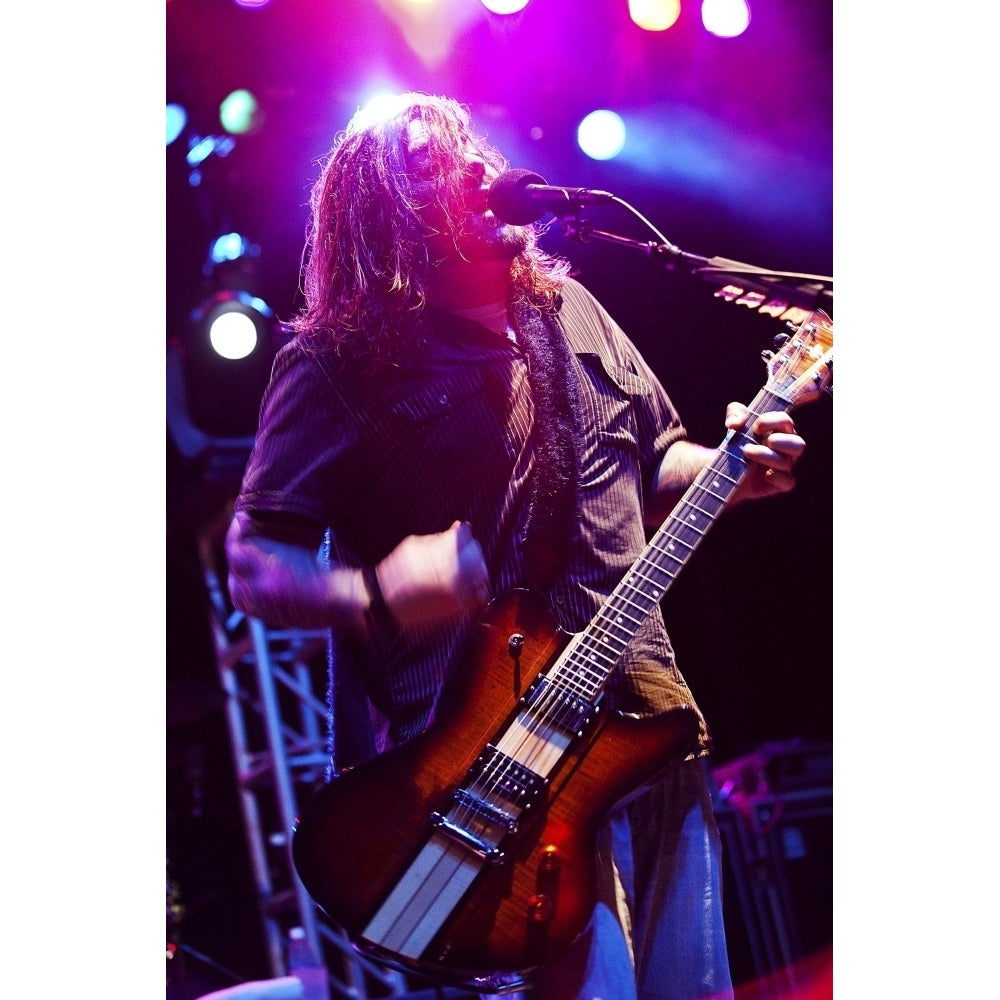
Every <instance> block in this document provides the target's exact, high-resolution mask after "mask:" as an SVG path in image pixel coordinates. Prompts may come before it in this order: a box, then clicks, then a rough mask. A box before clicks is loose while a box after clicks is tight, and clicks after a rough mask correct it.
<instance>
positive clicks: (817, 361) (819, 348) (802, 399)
mask: <svg viewBox="0 0 1000 1000" xmlns="http://www.w3.org/2000/svg"><path fill="white" fill-rule="evenodd" d="M775 348H776V349H775V350H774V351H764V352H762V354H761V357H762V358H763V359H764V363H765V364H766V365H767V371H768V381H767V386H766V388H767V390H768V391H769V392H772V393H774V394H775V395H776V396H780V397H781V398H782V399H784V400H785V401H786V402H787V403H788V404H789V409H790V408H791V407H793V406H798V405H799V404H801V403H809V402H812V401H813V400H814V399H816V398H817V397H818V396H819V395H821V394H823V393H826V394H827V395H830V396H832V395H833V320H832V319H831V318H830V317H829V316H828V315H827V314H826V313H825V312H823V310H822V309H817V310H816V311H815V312H813V313H812V314H811V315H810V316H808V317H807V318H806V319H805V320H804V321H803V322H802V323H800V324H799V325H798V326H797V327H794V328H793V331H792V333H791V334H779V335H778V337H776V338H775Z"/></svg>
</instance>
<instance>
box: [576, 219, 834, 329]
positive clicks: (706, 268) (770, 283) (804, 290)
mask: <svg viewBox="0 0 1000 1000" xmlns="http://www.w3.org/2000/svg"><path fill="white" fill-rule="evenodd" d="M559 222H560V225H561V226H562V232H563V235H564V236H565V237H566V238H567V239H570V240H575V241H576V242H577V243H587V242H588V241H590V240H602V241H604V242H606V243H616V244H618V245H619V246H627V247H632V248H633V249H635V250H641V251H642V252H643V253H645V254H646V255H647V256H648V257H654V258H656V259H658V260H659V261H660V262H661V263H662V264H663V266H664V267H665V268H666V269H667V270H668V271H674V270H677V269H678V268H681V267H682V268H683V269H684V270H685V271H686V273H688V274H690V275H692V276H694V277H696V278H702V279H704V280H706V281H713V282H719V281H723V282H726V281H735V282H739V284H740V285H741V286H742V287H743V289H744V290H749V291H753V292H760V293H761V294H763V295H775V296H781V297H782V298H783V299H785V300H787V302H788V304H789V305H793V306H798V307H799V308H800V309H807V310H809V311H812V310H815V309H824V310H826V311H827V312H829V313H831V314H832V310H833V278H828V277H824V276H822V275H818V274H796V273H793V272H791V271H769V270H766V269H765V268H761V267H755V266H754V265H753V264H744V263H742V262H740V261H738V260H727V259H726V258H725V257H700V256H698V255H697V254H692V253H687V252H686V251H684V250H681V249H680V247H676V246H674V245H673V244H671V243H666V242H665V243H656V242H652V241H647V242H645V243H643V242H642V241H640V240H635V239H631V238H630V237H627V236H620V235H618V234H617V233H609V232H605V231H603V230H600V229H594V227H593V226H592V225H591V224H590V223H589V222H585V221H582V220H581V219H580V218H579V216H578V215H566V216H563V217H561V218H560V220H559Z"/></svg>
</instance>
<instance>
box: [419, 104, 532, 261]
mask: <svg viewBox="0 0 1000 1000" xmlns="http://www.w3.org/2000/svg"><path fill="white" fill-rule="evenodd" d="M432 149H433V144H432V143H431V140H430V136H429V135H428V132H427V127H426V126H425V125H424V123H423V122H421V121H418V120H415V121H412V122H410V123H409V126H408V128H407V153H406V160H407V168H408V171H409V172H410V174H411V176H412V177H413V178H414V179H415V181H416V184H415V190H416V191H417V192H418V194H419V195H423V194H424V192H425V191H426V199H425V200H424V201H423V208H422V209H421V211H420V213H419V214H420V219H421V221H422V222H423V223H424V226H425V227H426V230H427V236H426V242H427V246H428V250H429V251H430V258H431V260H432V261H446V260H450V259H463V260H466V261H469V262H475V261H496V260H512V259H513V258H514V257H516V256H517V255H518V254H519V253H520V252H521V251H522V250H524V249H525V247H526V246H527V234H526V232H525V230H524V229H523V228H522V227H520V226H510V225H505V224H503V223H501V222H499V221H498V220H497V218H496V217H495V216H494V215H493V213H492V212H491V211H489V208H488V206H487V196H488V194H489V189H490V185H491V184H492V183H493V181H495V180H496V178H497V176H498V173H497V170H496V168H495V167H494V166H492V164H490V163H489V161H488V160H487V159H486V158H485V157H484V156H483V154H482V152H481V151H480V150H479V149H478V148H477V146H476V145H475V144H474V143H473V141H472V140H471V139H470V138H466V139H465V140H464V142H463V146H462V149H461V150H460V151H459V158H460V163H461V173H460V174H454V175H453V176H456V177H457V178H458V180H457V181H456V182H454V183H452V184H451V185H448V183H447V181H445V182H444V183H442V175H443V173H444V168H443V165H442V164H440V163H435V161H434V154H433V152H432Z"/></svg>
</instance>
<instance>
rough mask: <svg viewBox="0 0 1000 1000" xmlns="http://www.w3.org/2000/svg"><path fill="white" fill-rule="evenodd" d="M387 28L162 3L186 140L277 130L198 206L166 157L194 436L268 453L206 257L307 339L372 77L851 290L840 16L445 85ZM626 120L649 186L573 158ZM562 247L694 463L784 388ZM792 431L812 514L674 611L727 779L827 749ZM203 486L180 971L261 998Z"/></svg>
mask: <svg viewBox="0 0 1000 1000" xmlns="http://www.w3.org/2000/svg"><path fill="white" fill-rule="evenodd" d="M452 6H454V7H455V8H456V10H458V9H459V8H461V5H460V4H454V5H452ZM687 6H692V5H687ZM390 9H391V5H390V4H388V3H386V4H384V5H380V4H376V3H359V2H353V0H352V2H344V0H339V2H337V3H329V4H319V3H310V2H305V0H274V2H273V3H272V4H271V5H270V7H267V8H264V9H262V10H256V11H252V10H242V9H240V8H238V7H236V6H235V5H234V4H233V3H232V2H231V0H172V2H170V3H168V4H167V12H166V42H167V49H166V56H167V63H166V68H167V79H166V97H167V100H168V101H170V100H177V101H181V102H182V103H184V104H185V105H186V106H187V107H188V108H189V111H190V113H191V123H190V125H189V133H190V132H199V133H200V134H202V135H204V134H206V133H218V132H219V126H218V123H217V119H216V117H215V116H216V114H217V106H218V102H219V101H220V100H221V99H222V98H223V97H224V96H225V95H226V94H227V93H229V91H231V90H232V89H234V88H236V87H241V86H242V87H249V88H250V89H251V90H253V91H254V92H255V93H256V94H257V95H258V97H259V98H260V100H261V106H262V111H263V121H264V124H263V126H262V128H261V129H260V130H259V131H258V132H256V133H255V134H253V135H250V136H246V137H242V138H241V139H240V140H239V141H238V142H237V145H236V148H235V149H234V151H233V153H232V154H230V156H228V157H225V158H221V157H214V158H210V160H209V161H206V163H205V164H204V165H203V170H202V171H201V183H200V185H198V186H197V187H192V185H191V183H190V180H191V177H190V170H189V168H188V167H187V165H186V164H185V162H184V159H183V154H184V148H185V145H184V144H185V142H186V138H187V136H184V137H182V141H181V142H178V143H175V144H174V145H173V146H170V147H168V148H167V166H166V182H167V186H166V222H167V231H166V235H167V274H166V287H167V336H168V339H170V340H173V341H175V342H179V343H181V344H183V345H184V350H185V352H186V356H187V358H188V361H189V369H188V375H189V378H190V380H191V389H192V400H191V405H192V410H193V412H194V413H195V415H196V417H197V418H198V420H199V422H200V423H201V424H202V425H203V427H204V428H205V429H206V430H207V431H208V432H209V433H214V434H241V433H252V430H253V426H254V421H255V418H256V403H257V400H258V398H259V392H260V390H261V389H262V388H263V382H264V379H265V378H266V365H264V366H261V365H260V364H258V367H257V369H255V370H250V369H246V370H244V371H243V372H242V373H241V375H240V376H239V377H238V378H236V379H235V380H234V379H232V378H231V376H230V375H228V374H226V373H225V372H223V371H222V370H221V369H213V368H212V367H211V365H210V362H209V361H208V360H207V359H206V358H205V356H204V355H202V354H200V353H199V352H200V351H201V348H200V345H199V344H198V341H197V331H196V330H194V329H193V327H192V324H191V323H190V322H189V316H190V313H191V312H192V310H193V309H195V308H196V307H197V305H198V304H199V302H200V301H201V300H202V299H203V298H204V297H205V296H206V295H207V294H208V293H209V292H210V291H212V290H213V288H214V287H215V285H213V282H215V283H217V282H218V281H219V280H220V278H221V277H222V276H221V275H220V274H218V273H216V274H213V275H208V274H206V273H205V271H204V269H203V268H204V263H205V258H206V252H207V245H208V242H209V240H210V239H212V238H213V237H214V236H215V235H219V234H221V233H222V232H225V231H228V230H229V229H237V230H240V231H243V232H247V233H248V234H249V235H250V236H251V238H252V239H253V241H254V242H255V243H256V244H258V245H259V246H260V248H261V251H260V255H259V257H258V258H256V263H255V266H254V268H253V270H252V271H251V272H249V273H246V274H244V275H241V280H242V281H244V282H245V284H246V286H247V287H249V288H250V289H251V290H252V291H253V292H254V293H255V294H259V295H261V296H262V297H264V298H265V299H266V300H267V301H268V302H269V303H270V305H271V306H272V307H273V308H274V310H275V311H276V313H277V314H278V315H279V316H287V315H289V314H290V312H291V311H292V310H293V309H294V308H295V306H296V303H297V298H296V285H297V273H298V265H299V254H300V251H301V244H302V237H303V233H304V227H305V222H306V215H307V212H306V207H305V206H306V200H307V197H308V187H309V185H310V183H311V181H312V180H313V179H314V178H315V176H316V173H317V167H316V160H317V158H318V157H320V156H322V155H323V154H324V153H325V152H326V150H327V149H328V147H329V144H330V141H331V140H332V137H333V134H334V132H335V131H336V130H337V129H338V128H340V127H342V126H343V124H344V123H346V120H347V118H348V117H349V116H350V114H351V113H352V112H353V110H354V109H355V108H356V107H357V106H358V104H360V103H363V101H364V99H365V94H364V93H363V91H364V88H365V87H366V86H368V85H369V84H370V81H371V80H372V79H373V78H374V77H375V76H379V77H381V78H382V79H383V80H391V81H392V83H393V84H394V85H395V89H403V88H404V87H406V88H412V89H425V90H430V91H433V92H437V93H447V94H449V95H451V96H455V97H457V98H459V99H461V100H463V101H466V102H468V103H469V104H470V106H471V107H472V110H473V114H474V117H475V118H476V121H477V124H478V125H479V126H480V127H481V128H482V130H483V131H485V132H487V134H489V135H490V137H491V138H493V139H495V141H496V142H497V144H498V145H500V146H501V148H503V149H504V150H505V152H507V154H508V156H509V158H510V159H511V161H512V165H514V166H525V167H528V168H530V169H532V170H535V171H537V172H539V173H541V174H542V175H543V176H544V177H545V178H546V179H547V180H548V181H549V182H551V183H558V184H568V185H583V186H587V187H593V188H602V189H605V190H610V191H613V192H614V193H615V194H617V195H618V196H619V197H621V198H623V199H624V200H625V201H627V202H628V203H629V204H630V205H632V206H634V207H635V208H636V209H637V210H638V211H639V212H641V214H642V215H644V216H645V217H646V218H647V219H649V220H650V221H651V222H652V223H653V224H654V225H655V226H656V227H657V228H658V229H659V230H660V231H661V232H662V233H663V234H664V235H665V236H666V237H667V238H668V239H669V240H670V241H672V242H673V243H675V244H677V245H679V246H680V247H681V248H682V249H684V250H686V251H689V252H691V253H694V254H699V255H705V256H720V257H727V258H731V259H735V260H740V261H746V262H749V263H752V264H755V265H758V266H760V267H769V268H774V269H776V270H782V271H794V272H801V273H809V274H819V275H832V273H833V247H832V179H831V178H832V114H833V110H832V5H831V4H830V3H829V2H828V0H823V2H815V3H793V2H792V0H757V2H756V3H754V4H753V21H752V23H751V27H750V30H749V31H748V32H747V33H746V34H745V36H743V37H742V38H740V39H731V40H718V39H712V38H710V37H709V36H706V35H705V34H704V32H703V30H702V29H701V28H700V25H699V24H698V23H697V19H696V18H695V17H694V16H693V14H692V13H691V12H690V11H688V10H687V7H684V8H682V18H681V21H679V22H678V24H677V25H675V27H674V28H673V29H671V30H670V31H669V32H665V33H662V34H658V35H652V34H649V33H640V32H638V30H637V29H635V28H634V27H633V26H631V25H630V24H629V23H628V18H627V4H626V2H625V0H600V2H591V3H587V4H586V5H581V4H579V3H578V2H570V0H547V2H546V0H535V2H534V3H533V4H531V5H529V8H528V9H527V10H526V11H525V13H524V14H523V15H520V16H519V17H517V18H514V19H511V20H509V21H506V22H504V23H503V24H502V25H501V24H500V23H499V22H497V21H496V20H495V19H490V18H484V17H481V16H477V17H474V18H470V20H469V21H468V23H467V24H466V25H465V26H464V28H462V29H461V30H460V31H459V32H458V33H457V36H456V39H455V44H454V45H453V48H452V51H451V54H450V55H448V56H447V57H445V58H443V59H442V61H440V62H439V63H436V64H434V65H430V66H429V65H428V64H427V63H426V62H425V61H422V60H421V58H420V57H419V56H418V55H416V54H415V53H414V52H413V51H412V49H411V48H410V47H409V46H408V45H407V43H406V41H405V39H404V38H403V37H402V33H401V31H400V30H399V28H398V27H397V26H396V24H395V23H394V21H393V19H392V18H391V17H390V16H389V13H388V11H389V10H390ZM609 105H611V106H615V107H617V108H623V107H627V108H628V109H629V112H630V114H631V115H633V116H634V117H635V119H636V120H637V121H642V122H645V123H646V125H647V126H648V128H649V135H650V136H651V138H650V139H648V140H647V146H648V147H650V148H648V149H647V153H646V155H645V157H644V158H643V159H642V160H641V162H640V161H639V160H635V161H630V162H619V161H608V162H605V163H597V162H594V161H590V160H587V159H586V158H584V157H583V156H582V154H579V153H578V152H576V151H575V149H574V140H573V132H572V129H573V127H574V124H575V122H576V121H577V120H578V119H579V118H580V116H581V114H582V113H584V112H585V111H586V110H590V109H591V108H592V107H596V106H609ZM532 128H538V129H540V130H541V138H538V139H533V138H531V133H530V130H531V129H532ZM660 141H663V142H664V143H665V144H664V145H663V146H662V148H658V147H657V145H656V144H657V143H658V142H660ZM692 143H693V144H694V145H695V146H696V147H697V148H698V149H700V150H701V155H702V159H701V160H700V161H699V160H697V159H696V160H692V161H691V162H692V163H694V166H693V167H686V166H685V165H684V163H683V162H682V159H683V158H682V156H681V152H682V151H683V150H684V149H686V148H688V147H689V146H690V145H691V144H692ZM709 154H712V155H711V156H710V155H709ZM588 216H589V218H590V221H592V222H593V224H594V225H595V228H599V229H604V230H608V231H613V232H616V233H621V234H624V235H628V236H630V237H632V238H635V239H640V240H648V239H651V238H652V237H651V236H650V234H649V232H648V231H647V230H645V229H644V228H643V227H642V226H641V225H638V224H637V221H636V220H635V218H634V217H632V216H630V215H628V213H625V212H624V211H623V210H622V209H621V208H619V207H618V206H612V207H602V208H600V209H594V210H592V211H590V212H589V213H588ZM546 239H547V242H548V243H549V244H550V245H551V247H552V248H553V249H556V250H559V251H560V252H563V253H565V254H566V255H567V256H569V257H570V258H571V259H572V260H573V261H574V263H575V265H576V266H577V269H578V272H579V277H580V279H581V280H582V281H583V282H584V283H585V284H586V285H587V286H588V287H590V288H591V290H593V291H594V292H595V293H596V294H597V295H598V297H599V298H600V299H601V300H602V301H603V302H604V304H605V305H606V306H607V307H608V309H609V310H610V311H611V313H612V314H613V315H614V316H615V318H616V319H617V320H618V321H619V322H620V324H621V325H622V326H623V327H624V329H625V330H626V331H628V332H629V334H630V335H631V336H632V337H633V339H634V340H635V341H636V342H637V343H638V344H639V346H640V347H641V348H642V350H643V351H644V353H645V354H646V356H647V359H648V360H649V361H650V363H651V364H652V365H653V367H654V368H655V369H656V370H657V372H658V373H659V374H660V376H661V378H662V380H663V381H664V383H665V385H666V386H667V388H668V390H669V391H670V392H671V395H672V396H673V397H674V399H675V402H676V403H677V405H678V406H679V408H680V410H681V413H682V414H683V415H684V417H685V420H686V423H687V424H688V427H689V429H690V431H691V433H692V436H693V437H695V438H696V439H698V440H701V441H702V442H703V443H706V444H717V443H718V442H719V441H720V440H721V437H722V433H723V427H722V419H723V414H724V409H725V404H726V403H727V402H728V401H729V400H731V399H740V400H743V401H749V400H750V399H751V398H752V397H753V396H754V394H755V393H756V391H757V390H758V389H759V388H760V387H761V385H762V384H763V382H764V380H765V377H766V372H765V369H764V367H763V365H762V364H761V362H760V360H759V358H760V352H761V350H762V349H765V348H767V347H770V346H771V340H772V338H773V337H774V335H775V334H776V333H779V332H781V329H782V327H781V324H780V323H779V322H778V321H777V320H775V319H773V318H770V317H765V316H761V315H759V314H756V313H753V312H751V311H750V310H748V309H746V308H744V307H741V306H736V305H734V304H732V303H729V302H724V301H722V300H720V299H717V298H715V297H714V296H713V292H714V290H715V287H716V286H714V285H713V284H711V283H708V282H704V281H702V280H701V279H697V278H693V277H690V276H688V275H686V274H683V273H678V272H676V271H675V272H668V271H666V270H665V269H664V268H663V267H662V266H661V264H660V263H658V261H657V260H655V259H652V258H651V257H649V256H647V255H645V254H643V253H641V252H638V251H636V250H634V249H631V248H626V247H621V246H615V245H610V244H606V243H600V242H593V241H592V242H589V243H587V244H585V245H581V244H579V243H577V242H573V241H569V240H567V239H566V238H565V237H564V235H563V234H561V233H560V232H559V231H558V230H557V229H553V230H552V231H551V232H550V233H549V235H548V236H547V237H546ZM192 359H201V360H195V361H192ZM796 422H797V425H798V427H799V429H800V431H801V433H802V434H803V436H804V437H806V439H807V442H808V449H807V453H806V455H805V457H804V458H803V459H802V461H801V462H800V464H799V472H798V487H797V489H796V490H795V491H794V492H793V493H792V494H790V495H787V496H782V497H778V498H775V499H773V500H770V501H767V502H762V503H759V504H753V505H744V506H741V507H738V508H736V509H734V510H732V511H731V512H728V513H727V514H726V515H725V516H724V517H723V518H722V519H721V520H720V521H719V523H718V524H717V525H716V526H715V527H714V528H713V531H712V532H711V533H710V534H709V535H708V536H707V537H706V539H705V541H704V542H703V543H702V546H701V548H700V549H699V551H698V553H697V554H696V556H695V557H694V558H693V559H692V561H691V563H690V565H689V566H688V567H687V568H686V569H685V571H684V573H683V574H682V575H681V576H680V577H679V578H678V581H677V582H676V584H675V585H674V586H673V587H672V589H671V591H670V593H669V594H668V595H667V597H666V599H665V602H664V611H665V615H666V618H667V622H668V626H669V628H670V631H671V636H672V638H673V641H674V645H675V647H676V649H677V652H678V656H679V660H680V664H681V667H682V670H683V671H684V673H685V676H686V677H687V680H688V682H689V684H690V685H691V687H692V688H693V690H694V692H695V695H696V697H697V698H698V700H699V702H700V704H701V706H702V708H703V709H704V710H705V712H706V714H707V716H708V719H709V722H710V724H711V726H712V730H713V734H714V738H715V742H716V760H717V761H718V762H724V761H728V760H732V759H733V758H735V757H739V756H740V755H743V754H746V753H749V752H751V751H753V750H754V749H755V748H757V747H759V746H760V745H761V744H763V743H768V742H773V741H786V740H792V739H796V740H802V741H804V742H806V743H815V744H826V743H829V742H832V738H833V717H832V703H833V697H832V695H833V639H832V632H833V609H832V601H833V586H832V576H833V537H832V502H833V405H832V401H831V400H828V399H823V400H820V401H819V402H818V403H816V404H814V405H810V406H807V407H803V408H801V409H800V410H797V411H796ZM202 471H203V470H201V469H199V467H198V466H197V464H196V463H191V462H189V461H185V460H183V459H181V458H180V457H179V455H178V454H177V453H176V451H175V449H174V448H173V447H172V443H171V442H170V440H169V439H168V441H167V537H166V546H167V581H166V582H167V588H166V605H167V606H166V614H167V618H166V625H167V647H166V654H167V655H166V671H167V677H166V681H167V691H168V698H167V730H166V741H167V775H166V779H167V780H166V793H167V853H168V858H169V868H168V875H169V877H170V878H172V879H173V880H175V882H176V884H177V886H179V890H180V893H181V896H182V898H183V900H184V903H185V915H184V920H183V923H182V925H181V927H180V931H181V939H182V941H183V942H184V943H185V945H186V946H188V948H189V949H191V950H192V951H193V952H196V953H197V954H198V955H201V956H204V957H205V958H207V959H208V961H205V960H203V959H201V958H198V957H196V956H192V955H189V956H188V957H187V963H188V966H187V968H188V975H189V977H190V979H191V983H192V985H194V986H200V985H205V984H208V985H209V986H222V985H227V984H228V983H229V982H232V981H233V979H252V978H259V977H263V976H266V975H267V974H268V971H267V969H266V968H264V967H263V965H262V959H261V955H262V949H261V948H260V947H259V943H258V942H256V941H255V936H256V935H257V934H258V931H257V924H256V921H257V917H256V910H255V901H254V898H253V887H252V884H251V879H250V874H249V867H248V863H247V860H246V856H245V853H244V846H243V839H242V838H243V832H242V828H241V826H240V821H239V816H238V808H237V802H236V789H235V785H234V782H233V776H232V764H231V760H230V754H229V746H228V742H227V736H226V733H225V724H224V719H223V717H222V715H221V711H220V705H219V701H218V698H217V684H216V681H215V674H214V663H213V658H212V648H211V640H210V635H209V632H208V626H207V621H206V615H205V606H204V600H205V597H204V593H203V588H202V583H201V574H200V567H199V565H198V563H197V558H196V553H195V549H194V537H195V534H196V532H197V530H198V527H199V525H200V524H201V523H202V522H203V520H204V518H205V517H207V516H208V515H209V514H211V513H212V512H213V511H214V510H215V509H216V508H217V507H218V505H219V504H220V503H222V502H224V500H225V497H226V495H227V489H226V487H225V485H223V486H220V487H213V488H212V489H206V487H205V484H204V482H203V480H202V477H201V472H202ZM234 488H235V484H234ZM213 965H218V966H219V967H221V969H222V970H224V971H221V972H220V971H218V970H214V971H213V969H212V966H213Z"/></svg>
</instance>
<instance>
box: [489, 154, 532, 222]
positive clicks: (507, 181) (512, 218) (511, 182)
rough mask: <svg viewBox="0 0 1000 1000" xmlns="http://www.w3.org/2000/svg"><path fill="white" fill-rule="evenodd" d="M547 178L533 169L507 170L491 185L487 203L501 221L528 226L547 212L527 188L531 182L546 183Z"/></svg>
mask: <svg viewBox="0 0 1000 1000" xmlns="http://www.w3.org/2000/svg"><path fill="white" fill-rule="evenodd" d="M545 183H546V181H545V178H544V177H540V176H539V175H538V174H536V173H534V172H533V171H531V170H523V169H520V168H518V169H514V170H505V171H504V172H503V173H502V174H501V175H500V176H499V177H498V178H497V179H496V180H495V181H494V182H493V183H492V184H491V185H490V190H489V194H488V195H487V197H486V203H487V205H488V206H489V209H490V211H491V212H492V213H493V214H494V215H495V216H496V217H497V218H498V219H499V220H500V221H501V222H507V223H510V225H512V226H526V225H528V223H529V222H534V221H535V220H536V219H540V218H541V217H542V216H543V215H544V214H545V209H544V208H539V206H538V205H537V204H536V203H535V202H533V201H532V199H531V198H530V197H529V196H528V193H527V191H526V190H525V188H527V186H528V185H529V184H545Z"/></svg>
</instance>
